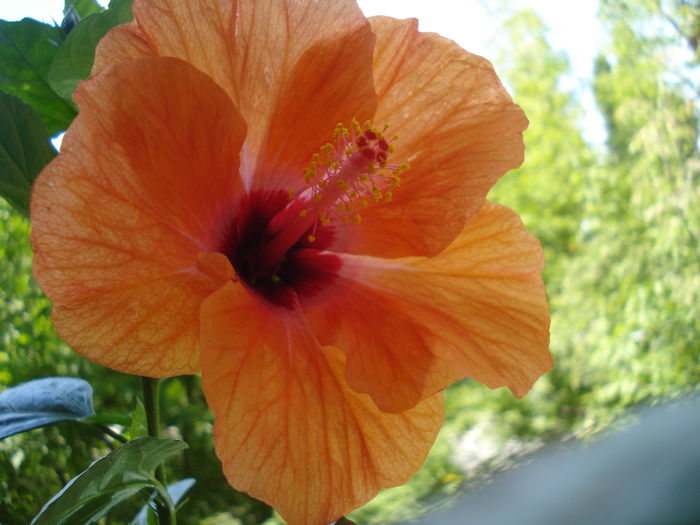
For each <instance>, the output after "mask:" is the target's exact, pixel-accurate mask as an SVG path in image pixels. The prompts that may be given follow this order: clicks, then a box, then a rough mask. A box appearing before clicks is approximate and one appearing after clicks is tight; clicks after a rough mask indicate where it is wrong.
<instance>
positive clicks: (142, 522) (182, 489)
mask: <svg viewBox="0 0 700 525" xmlns="http://www.w3.org/2000/svg"><path fill="white" fill-rule="evenodd" d="M194 484H195V479H194V478H185V479H181V480H180V481H176V482H175V483H171V484H170V485H168V494H170V499H171V500H172V501H173V505H177V504H178V503H180V501H181V500H182V498H183V496H184V495H185V494H186V493H187V491H189V490H190V489H191V488H192V486H193V485H194ZM155 496H156V494H153V498H152V499H151V501H149V503H147V504H146V505H144V506H143V507H141V510H140V511H139V513H138V514H137V515H136V516H135V517H134V519H133V520H131V523H130V525H148V524H149V523H150V522H149V518H151V517H152V515H153V510H152V508H151V505H152V503H151V502H152V501H153V499H155Z"/></svg>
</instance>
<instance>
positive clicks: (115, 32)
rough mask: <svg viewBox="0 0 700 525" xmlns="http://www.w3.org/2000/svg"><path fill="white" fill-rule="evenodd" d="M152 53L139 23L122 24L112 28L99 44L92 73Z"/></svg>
mask: <svg viewBox="0 0 700 525" xmlns="http://www.w3.org/2000/svg"><path fill="white" fill-rule="evenodd" d="M152 55H153V53H152V52H151V49H150V48H149V47H148V43H147V42H146V41H145V40H144V37H143V34H142V33H141V31H140V30H139V28H138V25H137V24H135V23H133V22H132V23H129V24H122V25H119V26H116V27H115V28H113V29H111V30H110V31H109V32H108V33H107V34H106V35H105V36H104V37H103V38H102V40H100V42H99V43H98V44H97V49H96V50H95V62H94V63H93V66H92V73H93V75H94V74H97V73H99V72H100V71H102V70H103V69H104V68H106V67H107V66H109V65H110V64H116V63H119V62H124V61H125V60H132V59H135V58H144V57H148V56H152Z"/></svg>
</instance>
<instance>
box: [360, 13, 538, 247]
mask: <svg viewBox="0 0 700 525" xmlns="http://www.w3.org/2000/svg"><path fill="white" fill-rule="evenodd" d="M370 21H371V23H372V29H373V30H374V32H375V34H376V36H377V45H376V48H375V55H374V82H375V87H376V90H377V96H378V103H379V105H378V108H377V114H376V116H375V119H374V122H375V123H376V124H377V125H382V124H384V123H387V124H389V128H388V130H387V133H388V134H389V135H394V134H396V135H397V136H398V139H397V140H396V141H395V142H394V146H395V148H396V150H395V152H394V154H393V155H392V156H391V157H390V162H392V163H396V164H402V163H405V162H407V163H408V164H410V169H409V170H408V171H407V172H406V173H405V174H403V176H402V181H401V186H400V187H399V188H398V189H396V190H395V191H394V192H393V198H392V202H391V204H389V205H378V206H373V207H370V208H368V209H366V210H364V211H363V213H362V223H361V224H359V225H357V226H356V227H355V226H353V228H356V229H357V231H356V233H355V234H354V235H353V242H354V243H353V245H352V246H351V247H350V251H352V252H353V253H363V254H369V255H375V256H381V257H398V256H407V255H428V256H431V255H435V254H436V253H438V252H440V251H441V250H442V249H443V248H444V247H445V246H447V245H448V244H449V243H450V242H451V241H452V240H453V239H454V238H455V237H456V236H457V235H458V234H459V232H460V231H461V230H462V228H463V227H464V224H465V221H466V220H468V219H469V218H470V217H472V216H473V215H474V214H476V213H477V211H478V210H479V208H481V206H482V204H483V202H484V199H485V197H486V194H487V192H488V191H489V188H491V186H492V185H493V184H494V183H495V182H496V180H497V179H498V178H499V177H500V176H501V175H503V174H504V173H505V172H506V171H508V170H510V169H513V168H517V167H518V166H519V165H520V164H521V163H522V160H523V140H522V133H521V132H522V131H523V130H524V129H525V128H526V127H527V119H526V118H525V115H524V114H523V112H522V111H521V110H520V108H519V107H518V106H517V105H515V104H514V103H513V102H512V100H511V98H510V96H509V95H508V94H507V93H506V91H505V89H504V88H503V86H502V85H501V83H500V81H499V79H498V77H497V76H496V73H495V72H494V70H493V67H492V66H491V64H490V63H489V62H488V61H487V60H485V59H483V58H481V57H478V56H476V55H472V54H470V53H468V52H466V51H464V50H463V49H461V48H460V47H459V46H457V45H456V44H455V43H454V42H452V41H450V40H447V39H446V38H443V37H440V36H438V35H436V34H433V33H419V32H418V30H417V21H416V20H394V19H391V18H385V17H376V18H371V19H370Z"/></svg>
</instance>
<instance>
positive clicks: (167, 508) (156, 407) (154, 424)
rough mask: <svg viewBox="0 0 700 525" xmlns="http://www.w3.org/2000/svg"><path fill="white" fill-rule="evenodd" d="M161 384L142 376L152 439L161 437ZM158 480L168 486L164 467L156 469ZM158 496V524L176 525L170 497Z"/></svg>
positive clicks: (145, 406)
mask: <svg viewBox="0 0 700 525" xmlns="http://www.w3.org/2000/svg"><path fill="white" fill-rule="evenodd" d="M160 383H161V381H160V379H154V378H152V377H145V376H141V386H142V388H143V406H144V408H145V409H146V427H147V429H148V435H149V436H152V437H159V436H160ZM156 479H157V480H158V481H159V482H160V483H161V485H162V486H163V487H164V488H165V487H167V486H168V483H167V479H166V476H165V466H164V465H160V466H159V467H158V468H157V469H156ZM158 495H159V497H158V498H157V499H156V507H157V509H156V510H157V512H158V522H159V523H160V525H176V518H175V507H174V506H173V502H172V500H171V499H170V496H169V495H168V494H167V493H166V494H162V493H161V492H159V494H158Z"/></svg>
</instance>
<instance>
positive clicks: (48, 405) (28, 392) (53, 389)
mask: <svg viewBox="0 0 700 525" xmlns="http://www.w3.org/2000/svg"><path fill="white" fill-rule="evenodd" d="M94 413H95V410H94V409H93V408H92V387H91V386H90V384H89V383H88V382H87V381H84V380H83V379H78V378H76V377H44V378H41V379H35V380H33V381H27V382H26V383H22V384H21V385H17V386H15V387H12V388H8V389H7V390H5V391H3V392H2V393H0V439H5V438H6V437H8V436H13V435H15V434H19V433H20V432H26V431H27V430H32V429H34V428H39V427H45V426H46V425H51V424H53V423H57V422H59V421H81V420H83V419H85V418H86V417H88V416H91V415H92V414H94Z"/></svg>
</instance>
